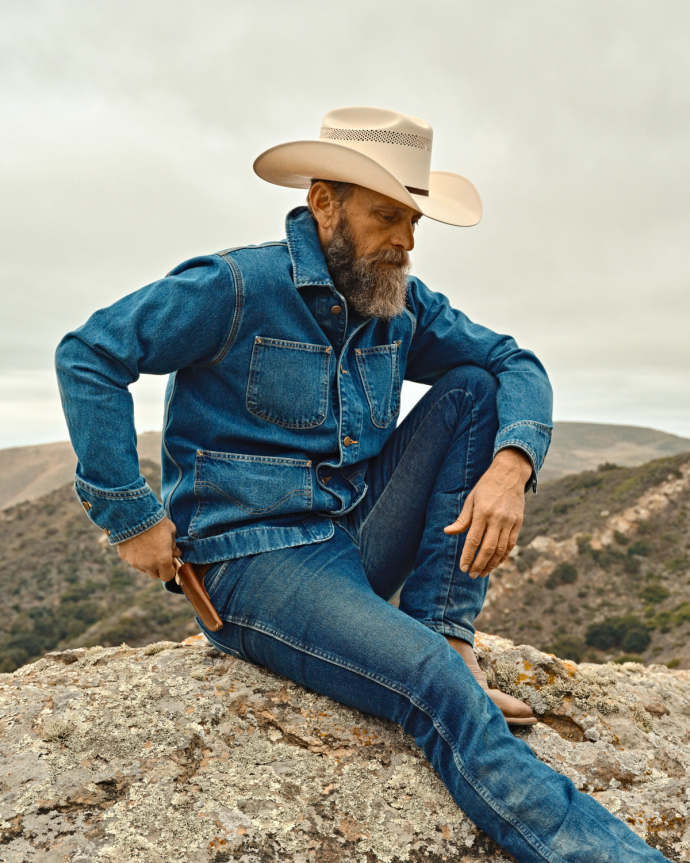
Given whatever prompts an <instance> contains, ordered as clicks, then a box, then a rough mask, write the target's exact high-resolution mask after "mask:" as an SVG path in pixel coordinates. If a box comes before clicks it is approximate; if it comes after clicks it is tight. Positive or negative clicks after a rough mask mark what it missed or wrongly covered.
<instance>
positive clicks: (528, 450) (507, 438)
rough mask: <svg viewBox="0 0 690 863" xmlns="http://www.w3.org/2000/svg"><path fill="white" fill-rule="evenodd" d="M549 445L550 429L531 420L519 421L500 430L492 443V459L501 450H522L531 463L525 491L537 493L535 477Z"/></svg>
mask: <svg viewBox="0 0 690 863" xmlns="http://www.w3.org/2000/svg"><path fill="white" fill-rule="evenodd" d="M550 443H551V428H550V427H549V426H547V425H543V424H542V423H538V422H534V421H533V420H520V421H519V422H515V423H511V425H508V426H506V427H505V428H502V429H500V431H499V432H498V434H497V435H496V441H495V443H494V458H495V457H496V454H497V453H499V452H500V451H501V450H502V449H507V448H508V447H514V448H516V449H520V450H522V452H524V453H525V455H527V456H528V458H529V460H530V461H531V462H532V476H531V477H530V479H529V481H528V483H527V485H526V487H525V491H526V492H527V491H529V490H530V489H532V491H534V492H536V491H537V475H538V473H539V471H540V470H541V466H542V465H543V464H544V459H545V457H546V453H547V452H548V449H549V444H550Z"/></svg>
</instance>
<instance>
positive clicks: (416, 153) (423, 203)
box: [254, 108, 482, 227]
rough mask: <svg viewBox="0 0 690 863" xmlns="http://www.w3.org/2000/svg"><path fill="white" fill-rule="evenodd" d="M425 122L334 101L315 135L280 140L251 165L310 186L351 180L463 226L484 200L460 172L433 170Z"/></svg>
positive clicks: (281, 182) (271, 176)
mask: <svg viewBox="0 0 690 863" xmlns="http://www.w3.org/2000/svg"><path fill="white" fill-rule="evenodd" d="M433 137H434V133H433V129H432V128H431V126H430V125H429V124H428V123H426V122H425V121H424V120H420V119H419V118H418V117H411V116H410V115H409V114H399V113H398V112H397V111H387V110H386V109H384V108H337V109H336V110H335V111H329V112H328V114H326V116H325V117H324V118H323V122H322V124H321V132H320V134H319V140H318V141H292V142H290V143H288V144H278V146H276V147H271V149H270V150H266V152H264V153H262V154H261V155H260V156H259V157H258V159H257V160H256V161H255V162H254V170H255V171H256V173H257V174H258V175H259V176H260V177H261V178H262V179H263V180H267V181H268V182H269V183H275V184H276V185H278V186H291V187H292V188H294V189H308V188H309V186H310V185H311V181H312V179H317V180H340V181H342V182H346V183H356V184H357V185H359V186H364V187H365V188H367V189H373V190H374V191H375V192H381V194H383V195H388V197H390V198H393V199H395V200H396V201H400V202H401V203H403V204H407V206H408V207H412V208H413V209H415V210H418V211H419V212H420V213H423V214H424V215H425V216H428V217H429V218H430V219H435V220H436V221H437V222H445V223H446V224H448V225H462V226H464V227H468V226H470V225H476V224H477V222H478V221H479V220H480V219H481V217H482V202H481V198H480V197H479V193H478V192H477V190H476V189H475V188H474V186H473V185H472V183H470V181H469V180H467V179H465V177H461V176H460V174H451V173H449V172H447V171H431V170H429V169H430V166H431V145H432V141H433Z"/></svg>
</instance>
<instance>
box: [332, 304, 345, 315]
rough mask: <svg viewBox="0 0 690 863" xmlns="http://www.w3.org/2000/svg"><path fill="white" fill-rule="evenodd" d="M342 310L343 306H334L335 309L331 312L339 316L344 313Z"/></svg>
mask: <svg viewBox="0 0 690 863" xmlns="http://www.w3.org/2000/svg"><path fill="white" fill-rule="evenodd" d="M342 310H343V308H342V306H333V308H332V309H331V311H332V312H333V314H334V315H339V314H340V313H341V312H342Z"/></svg>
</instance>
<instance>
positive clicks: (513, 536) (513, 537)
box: [496, 519, 522, 566]
mask: <svg viewBox="0 0 690 863" xmlns="http://www.w3.org/2000/svg"><path fill="white" fill-rule="evenodd" d="M521 527H522V519H519V520H518V521H517V522H515V524H514V525H513V529H512V530H511V531H510V536H509V537H508V547H507V548H506V550H505V554H504V555H503V557H502V558H501V559H500V560H499V562H498V563H497V564H496V566H500V565H501V564H502V563H503V562H504V561H506V560H508V557H509V556H510V552H511V551H512V550H513V549H514V548H515V544H516V543H517V539H518V536H519V534H520V528H521Z"/></svg>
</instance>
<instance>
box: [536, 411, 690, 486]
mask: <svg viewBox="0 0 690 863" xmlns="http://www.w3.org/2000/svg"><path fill="white" fill-rule="evenodd" d="M683 452H690V438H684V437H678V436H677V435H673V434H668V433H667V432H660V431H656V429H650V428H641V427H639V426H623V425H620V426H619V425H606V424H605V423H573V422H557V423H554V429H553V439H552V441H551V447H550V448H549V453H548V456H547V458H546V461H545V463H544V467H543V468H542V470H541V473H540V477H539V479H540V482H542V483H544V482H550V481H551V480H554V479H560V477H562V476H565V475H566V474H569V473H580V472H581V471H583V470H596V469H597V467H598V466H599V465H600V464H605V463H607V462H608V463H613V464H619V465H622V466H624V467H634V466H635V465H639V464H644V463H645V462H648V461H652V460H653V459H657V458H664V457H665V456H670V455H678V454H679V453H683Z"/></svg>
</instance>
